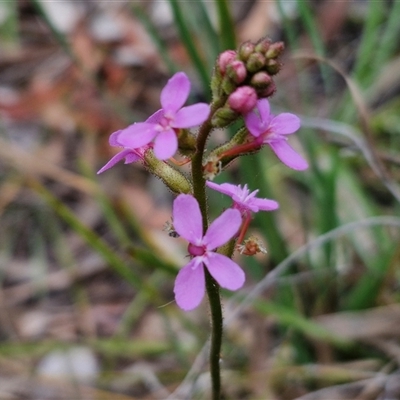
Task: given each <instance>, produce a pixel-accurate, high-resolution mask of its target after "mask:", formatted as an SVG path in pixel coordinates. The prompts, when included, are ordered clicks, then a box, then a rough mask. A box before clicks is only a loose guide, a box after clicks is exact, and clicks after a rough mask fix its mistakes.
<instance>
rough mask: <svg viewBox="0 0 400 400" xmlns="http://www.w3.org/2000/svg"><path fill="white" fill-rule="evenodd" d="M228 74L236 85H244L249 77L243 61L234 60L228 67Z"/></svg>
mask: <svg viewBox="0 0 400 400" xmlns="http://www.w3.org/2000/svg"><path fill="white" fill-rule="evenodd" d="M226 72H227V74H228V76H229V78H231V79H232V80H233V81H234V82H235V83H236V84H240V83H242V82H243V81H244V80H245V79H246V76H247V70H246V66H245V65H244V63H243V62H242V61H239V60H233V61H232V62H231V63H229V64H228V65H227V67H226Z"/></svg>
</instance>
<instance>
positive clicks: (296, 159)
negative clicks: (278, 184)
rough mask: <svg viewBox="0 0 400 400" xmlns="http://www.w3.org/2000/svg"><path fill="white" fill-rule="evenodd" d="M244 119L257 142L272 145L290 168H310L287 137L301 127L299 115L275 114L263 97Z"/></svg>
mask: <svg viewBox="0 0 400 400" xmlns="http://www.w3.org/2000/svg"><path fill="white" fill-rule="evenodd" d="M244 120H245V123H246V127H247V129H248V130H249V132H250V133H251V134H252V135H253V136H254V137H255V139H254V140H255V142H256V143H258V144H260V145H261V144H268V145H269V146H271V148H272V150H273V151H274V152H275V154H276V155H277V157H278V158H279V159H280V160H281V161H282V162H283V163H284V164H286V165H287V166H288V167H290V168H293V169H296V170H299V171H300V170H304V169H306V168H308V164H307V161H306V160H304V158H303V157H301V156H300V155H299V154H298V153H296V152H295V151H294V150H293V149H292V147H290V145H289V144H288V143H287V138H286V135H290V134H291V133H294V132H296V131H297V130H298V129H299V128H300V119H299V117H297V116H296V115H294V114H291V113H282V114H279V115H277V116H275V115H273V114H271V113H270V106H269V102H268V100H267V99H261V100H258V101H257V105H256V107H255V108H254V110H252V111H250V112H249V113H248V114H246V115H245V116H244Z"/></svg>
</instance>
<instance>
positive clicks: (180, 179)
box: [144, 150, 192, 194]
mask: <svg viewBox="0 0 400 400" xmlns="http://www.w3.org/2000/svg"><path fill="white" fill-rule="evenodd" d="M144 161H145V165H146V167H147V168H148V170H149V171H150V172H152V173H153V174H154V175H155V176H157V177H159V178H160V179H161V180H162V181H163V182H164V183H165V185H166V186H167V187H168V188H169V189H170V190H172V192H174V193H176V194H180V193H192V185H191V183H190V182H189V180H188V179H187V178H186V177H185V175H183V174H182V173H181V172H179V171H177V170H176V169H175V168H173V167H172V166H171V165H169V164H167V163H166V162H164V161H160V160H159V159H158V158H156V156H155V155H154V153H153V151H151V150H148V151H146V153H145V154H144Z"/></svg>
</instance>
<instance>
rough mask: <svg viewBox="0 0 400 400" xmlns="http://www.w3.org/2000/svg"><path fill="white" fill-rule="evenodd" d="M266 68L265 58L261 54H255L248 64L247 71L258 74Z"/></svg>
mask: <svg viewBox="0 0 400 400" xmlns="http://www.w3.org/2000/svg"><path fill="white" fill-rule="evenodd" d="M264 66H265V57H264V56H263V55H262V54H261V53H253V54H252V55H251V56H250V57H249V59H248V60H247V62H246V67H247V70H248V71H249V72H251V73H254V72H257V71H259V70H260V69H262V68H263V67H264Z"/></svg>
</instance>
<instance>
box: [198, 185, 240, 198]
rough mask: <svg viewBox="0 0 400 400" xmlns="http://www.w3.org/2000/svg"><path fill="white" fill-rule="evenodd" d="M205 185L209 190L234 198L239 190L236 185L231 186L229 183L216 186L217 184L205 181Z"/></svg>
mask: <svg viewBox="0 0 400 400" xmlns="http://www.w3.org/2000/svg"><path fill="white" fill-rule="evenodd" d="M206 185H207V186H208V187H209V188H211V189H213V190H216V191H217V192H220V193H223V194H226V195H228V196H230V197H233V196H235V195H236V194H237V193H238V191H239V188H238V187H237V186H236V185H232V184H231V183H221V184H220V185H218V184H217V183H214V182H210V181H207V182H206Z"/></svg>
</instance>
